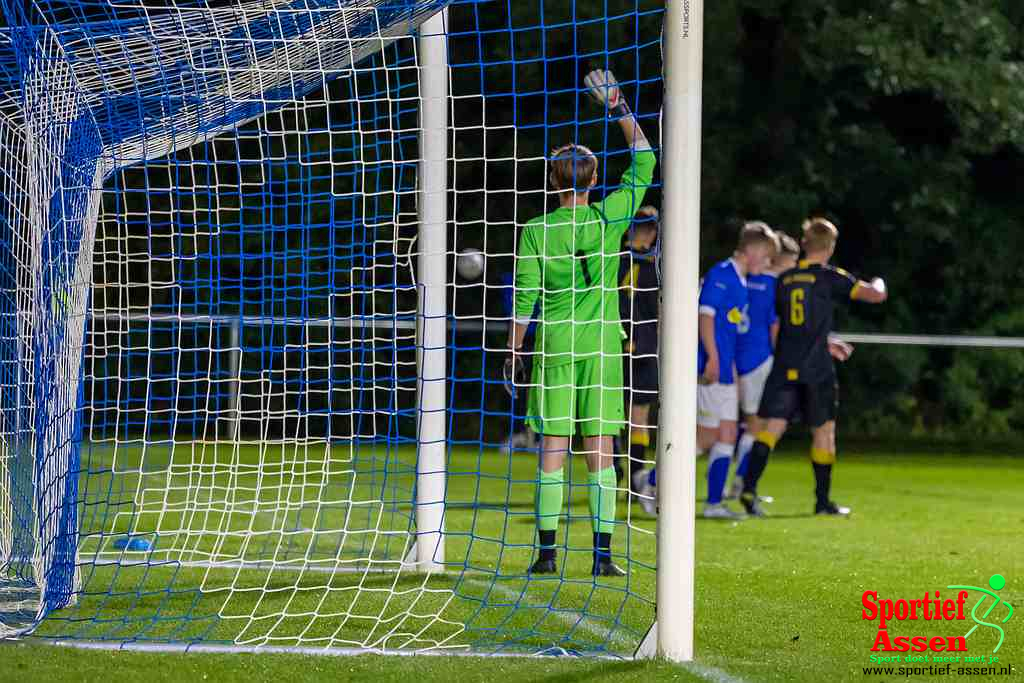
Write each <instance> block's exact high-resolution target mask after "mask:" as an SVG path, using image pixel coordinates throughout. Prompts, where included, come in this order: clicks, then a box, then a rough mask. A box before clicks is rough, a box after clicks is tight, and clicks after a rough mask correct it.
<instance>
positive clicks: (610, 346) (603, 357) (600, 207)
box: [505, 71, 656, 576]
mask: <svg viewBox="0 0 1024 683" xmlns="http://www.w3.org/2000/svg"><path fill="white" fill-rule="evenodd" d="M584 82H585V83H586V85H587V87H588V88H589V94H590V95H591V96H592V97H593V98H594V99H595V100H597V101H598V102H600V103H601V104H602V105H603V106H604V107H605V108H606V109H607V112H608V116H609V118H612V119H615V120H617V122H618V125H619V127H620V128H621V129H622V133H623V135H624V136H625V138H626V142H627V143H628V145H629V147H630V149H631V151H632V163H631V164H630V166H629V169H627V170H626V172H625V174H624V175H623V177H622V183H621V185H620V186H619V187H618V189H616V190H615V191H614V192H611V193H609V194H608V195H607V196H606V197H605V198H604V200H602V201H600V202H595V203H593V204H590V203H589V201H588V200H589V194H590V189H591V188H593V187H594V185H596V184H597V178H598V162H597V157H595V156H594V154H593V152H591V151H590V150H589V149H587V148H586V147H584V146H583V145H576V144H567V145H563V146H562V147H559V148H558V149H556V150H554V151H553V152H552V154H551V158H550V159H549V164H548V169H549V176H548V179H549V181H550V183H551V185H552V187H553V189H554V190H555V192H557V193H558V199H559V203H560V207H559V208H558V209H557V210H556V211H553V212H551V213H549V214H547V215H545V216H541V217H539V218H535V219H533V220H532V221H530V222H529V223H527V224H526V226H525V228H524V229H523V232H522V234H521V235H520V238H519V247H518V249H517V253H516V257H517V258H516V277H515V320H513V322H512V324H511V326H510V330H509V340H508V344H509V349H510V351H511V355H510V357H509V358H508V359H507V361H506V367H505V370H506V376H511V377H513V378H516V376H517V375H518V374H520V373H521V369H520V368H521V366H520V358H519V356H518V353H519V350H520V347H521V345H522V342H523V337H524V335H525V334H526V329H527V327H528V326H529V324H530V318H531V316H532V314H533V310H534V306H535V304H536V303H537V301H538V299H539V301H540V319H539V320H538V321H537V333H536V343H535V355H534V363H533V372H532V378H531V382H530V392H529V399H528V402H527V420H528V422H529V424H530V426H531V427H532V428H533V429H534V431H536V432H537V433H538V434H541V435H542V436H543V439H542V442H541V454H540V474H539V481H538V484H537V495H536V514H537V529H538V536H539V546H540V549H539V555H538V558H537V560H536V561H535V562H534V563H533V565H532V566H531V567H530V573H531V574H552V573H556V572H557V571H558V568H557V566H556V563H555V559H556V556H555V536H556V533H557V530H558V517H559V515H560V513H561V511H562V497H563V495H564V489H565V477H564V473H563V464H564V462H565V456H566V455H567V454H568V453H569V449H570V445H571V443H572V437H573V435H574V434H575V433H576V432H577V431H578V432H579V433H580V434H581V435H582V436H583V448H584V451H585V455H586V458H587V470H588V472H589V487H588V488H589V498H590V514H591V516H592V519H593V530H594V564H593V570H592V571H593V574H594V575H595V576H624V575H625V572H624V571H623V570H621V569H620V568H619V567H617V566H615V564H614V563H613V562H612V557H611V539H612V532H613V530H614V529H615V502H616V480H615V467H614V465H613V458H614V449H613V445H612V444H613V439H614V437H615V436H616V435H617V434H619V432H621V431H622V428H623V426H624V425H625V412H624V407H623V374H622V337H623V335H622V328H621V324H620V313H619V291H618V273H619V255H620V253H621V251H622V249H621V243H622V237H623V235H624V234H625V233H626V231H627V230H629V227H630V225H631V223H632V220H633V216H634V214H636V211H637V209H639V208H640V206H641V204H643V199H644V194H645V193H646V191H647V188H648V187H649V186H650V184H651V179H652V178H653V175H654V166H655V164H656V159H655V156H654V152H652V151H651V146H650V143H648V142H647V138H646V137H644V134H643V131H642V130H641V129H640V125H639V124H638V122H637V120H636V119H635V118H634V116H633V115H632V113H631V112H630V110H629V107H628V106H627V105H626V102H625V99H624V98H623V96H622V93H621V91H620V89H619V86H618V84H617V82H616V81H615V77H614V76H613V75H612V74H611V72H608V71H592V72H591V73H589V74H587V76H586V77H585V79H584Z"/></svg>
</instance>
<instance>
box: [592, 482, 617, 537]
mask: <svg viewBox="0 0 1024 683" xmlns="http://www.w3.org/2000/svg"><path fill="white" fill-rule="evenodd" d="M587 480H588V482H589V483H590V515H591V517H592V518H593V523H594V533H602V534H610V533H612V532H613V531H614V530H615V498H616V496H615V468H614V467H606V468H604V469H603V470H601V471H600V472H590V473H589V474H587Z"/></svg>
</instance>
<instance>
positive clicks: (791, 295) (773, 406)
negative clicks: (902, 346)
mask: <svg viewBox="0 0 1024 683" xmlns="http://www.w3.org/2000/svg"><path fill="white" fill-rule="evenodd" d="M838 239H839V230H838V229H836V226H835V225H833V224H832V223H831V222H829V221H827V220H825V219H824V218H811V219H808V220H807V221H805V222H804V225H803V241H802V243H803V248H804V252H805V258H804V260H802V261H800V262H799V263H798V264H797V267H796V268H794V269H793V270H789V271H787V272H785V273H783V274H782V275H780V276H779V281H778V285H777V287H776V295H775V307H776V312H777V313H778V317H779V324H780V326H779V336H778V342H777V344H776V347H775V363H774V365H773V366H772V372H771V374H770V375H769V376H768V382H767V384H766V385H765V389H764V394H763V396H762V398H761V406H760V409H759V410H758V416H759V417H760V418H761V420H762V421H763V424H764V427H763V431H761V432H760V433H758V435H757V442H756V443H755V444H754V447H753V449H752V450H751V452H750V464H749V467H748V470H747V476H746V477H745V478H744V482H743V493H742V495H741V496H740V501H741V502H742V503H743V506H744V507H745V508H746V510H747V512H748V513H749V514H751V515H755V516H763V515H764V512H763V511H762V510H761V507H760V504H759V502H758V498H757V483H758V481H759V480H760V478H761V475H762V474H763V473H764V469H765V467H766V466H767V464H768V456H769V454H770V453H771V451H772V449H773V448H775V445H776V444H777V443H778V441H779V438H781V436H782V434H783V433H784V432H785V431H786V426H787V425H788V424H789V422H790V421H791V420H792V419H793V417H794V415H796V414H797V413H798V412H800V413H802V415H803V418H804V421H805V422H806V423H807V425H808V426H809V427H811V430H812V442H811V464H812V466H813V468H814V480H815V484H816V486H815V496H816V498H817V501H816V503H815V507H814V511H815V513H816V514H828V515H846V514H849V512H850V510H849V508H844V507H840V506H838V505H836V504H835V503H834V502H832V500H831V499H830V497H829V494H830V491H831V487H832V465H833V464H834V463H835V460H836V439H835V426H836V423H835V420H836V411H837V408H838V387H837V385H836V372H835V366H834V364H833V361H832V353H831V352H830V350H829V333H830V332H831V331H832V320H833V311H834V308H835V302H836V301H844V300H853V301H863V302H865V303H872V304H880V303H882V302H883V301H885V300H886V299H887V298H888V293H887V292H886V289H885V283H884V282H883V281H882V280H881V278H875V279H874V280H873V281H872V282H871V283H870V284H869V283H867V282H864V281H862V280H858V279H857V278H855V277H854V276H853V275H850V274H849V273H847V272H846V271H845V270H842V269H841V268H835V267H833V266H830V265H829V263H828V262H829V260H830V259H831V258H832V255H833V253H835V248H836V242H837V240H838Z"/></svg>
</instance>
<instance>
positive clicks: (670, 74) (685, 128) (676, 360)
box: [656, 0, 704, 661]
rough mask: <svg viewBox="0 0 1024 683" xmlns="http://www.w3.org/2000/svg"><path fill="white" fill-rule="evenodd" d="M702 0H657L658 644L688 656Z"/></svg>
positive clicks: (671, 654)
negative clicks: (661, 28)
mask: <svg viewBox="0 0 1024 683" xmlns="http://www.w3.org/2000/svg"><path fill="white" fill-rule="evenodd" d="M703 19H704V11H703V0H667V1H666V3H665V33H664V35H663V38H662V40H663V45H664V88H665V95H664V101H663V105H662V106H663V113H662V116H663V118H662V135H663V139H662V152H661V162H662V177H663V180H664V192H663V195H662V216H663V219H664V223H663V224H664V226H665V229H664V243H663V245H662V249H663V252H662V290H661V291H662V301H661V330H660V334H661V336H662V338H663V339H671V340H672V343H670V344H669V343H666V344H662V346H661V347H660V348H661V356H660V359H659V360H660V363H661V365H660V370H661V383H660V384H661V392H662V393H661V409H660V412H659V420H658V429H659V437H658V488H659V491H658V507H659V510H658V580H657V605H658V620H657V625H656V628H657V652H658V654H659V655H662V656H664V657H666V658H667V659H670V660H673V661H689V660H692V659H693V619H694V545H695V541H696V538H695V529H694V519H695V515H696V499H697V491H696V462H697V457H696V456H697V453H696V438H695V435H696V433H697V405H696V399H697V392H696V386H697V335H696V329H697V298H698V295H699V289H698V283H699V280H700V270H699V269H700V263H699V259H700V160H701V154H700V151H701V91H702V86H701V84H702V78H703V76H702V68H703Z"/></svg>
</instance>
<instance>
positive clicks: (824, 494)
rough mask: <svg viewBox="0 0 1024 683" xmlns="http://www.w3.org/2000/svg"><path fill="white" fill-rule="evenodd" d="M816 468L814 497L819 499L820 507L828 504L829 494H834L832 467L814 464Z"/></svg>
mask: <svg viewBox="0 0 1024 683" xmlns="http://www.w3.org/2000/svg"><path fill="white" fill-rule="evenodd" d="M811 465H813V466H814V496H815V497H816V498H817V499H818V505H819V506H821V505H826V504H827V503H828V499H829V494H830V493H831V492H832V465H822V464H820V463H816V462H812V463H811Z"/></svg>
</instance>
